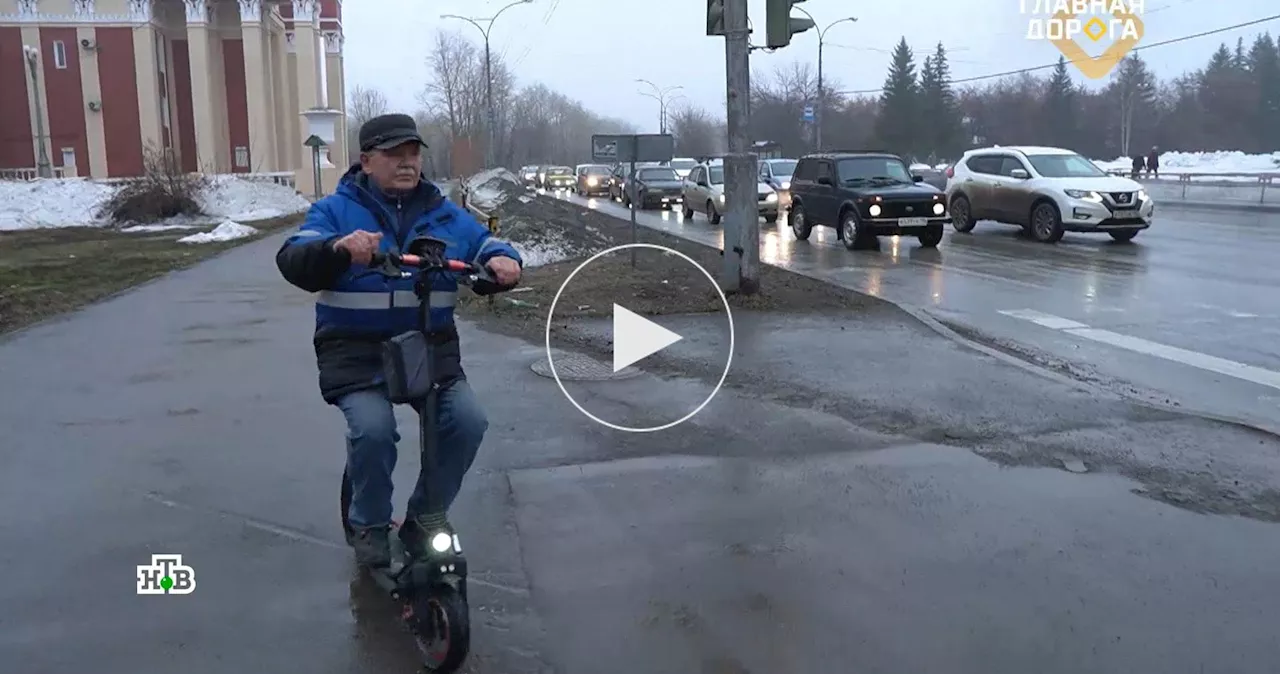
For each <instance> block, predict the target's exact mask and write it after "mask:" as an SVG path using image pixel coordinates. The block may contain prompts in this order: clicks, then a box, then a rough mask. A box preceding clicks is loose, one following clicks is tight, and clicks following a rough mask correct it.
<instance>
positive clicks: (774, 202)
mask: <svg viewBox="0 0 1280 674" xmlns="http://www.w3.org/2000/svg"><path fill="white" fill-rule="evenodd" d="M756 191H757V194H758V199H757V203H758V204H759V210H760V215H761V216H763V217H764V219H765V222H768V223H774V222H777V221H778V192H777V191H776V190H774V189H773V188H772V187H770V186H769V185H767V184H765V183H762V182H758V183H756ZM681 195H682V196H683V198H684V210H683V213H684V217H685V218H686V219H692V218H693V214H694V213H702V214H704V215H706V216H707V220H709V221H710V222H711V224H713V225H718V224H720V216H721V214H722V213H723V212H724V208H725V200H724V164H723V163H721V162H718V161H716V162H711V163H706V164H698V165H697V166H695V167H693V170H691V171H689V175H688V176H685V179H684V185H683V187H682V188H681Z"/></svg>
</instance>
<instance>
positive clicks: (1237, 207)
mask: <svg viewBox="0 0 1280 674" xmlns="http://www.w3.org/2000/svg"><path fill="white" fill-rule="evenodd" d="M1156 205H1157V207H1159V206H1161V205H1163V206H1164V207H1165V208H1170V209H1177V208H1185V209H1187V210H1192V211H1233V212H1236V213H1280V204H1234V203H1226V204H1224V203H1219V202H1214V201H1181V200H1179V201H1163V202H1156Z"/></svg>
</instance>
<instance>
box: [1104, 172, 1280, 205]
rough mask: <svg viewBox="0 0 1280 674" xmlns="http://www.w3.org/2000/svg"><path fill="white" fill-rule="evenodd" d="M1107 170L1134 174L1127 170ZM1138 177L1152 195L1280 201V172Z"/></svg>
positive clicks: (1237, 200)
mask: <svg viewBox="0 0 1280 674" xmlns="http://www.w3.org/2000/svg"><path fill="white" fill-rule="evenodd" d="M1107 173H1110V174H1111V175H1115V176H1123V177H1126V178H1129V177H1132V176H1133V172H1132V171H1126V170H1124V169H1112V170H1110V171H1107ZM1137 180H1138V182H1140V183H1142V184H1143V185H1144V186H1145V187H1147V191H1148V192H1150V193H1151V194H1152V195H1153V196H1156V197H1162V198H1165V199H1170V198H1172V199H1178V200H1181V201H1202V200H1210V201H1212V200H1223V201H1227V202H1241V201H1248V202H1256V203H1258V204H1270V203H1280V173H1166V174H1165V175H1162V176H1160V177H1158V178H1156V177H1150V176H1144V175H1139V176H1138V177H1137Z"/></svg>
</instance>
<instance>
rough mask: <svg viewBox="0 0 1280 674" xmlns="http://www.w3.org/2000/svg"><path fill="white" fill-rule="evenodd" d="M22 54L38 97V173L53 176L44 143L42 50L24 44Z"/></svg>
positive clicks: (47, 176)
mask: <svg viewBox="0 0 1280 674" xmlns="http://www.w3.org/2000/svg"><path fill="white" fill-rule="evenodd" d="M22 54H23V55H24V56H26V58H27V69H28V70H29V71H31V90H32V91H34V92H35V98H36V136H37V138H36V146H37V147H38V148H39V152H38V154H39V156H38V157H37V159H36V174H37V175H39V176H40V177H41V178H52V177H53V165H52V164H50V163H49V152H48V150H47V149H46V148H45V145H44V141H45V133H44V106H43V105H40V78H39V75H38V68H39V63H40V50H39V49H37V48H35V47H32V46H31V45H22Z"/></svg>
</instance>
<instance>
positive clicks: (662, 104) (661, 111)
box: [636, 79, 684, 134]
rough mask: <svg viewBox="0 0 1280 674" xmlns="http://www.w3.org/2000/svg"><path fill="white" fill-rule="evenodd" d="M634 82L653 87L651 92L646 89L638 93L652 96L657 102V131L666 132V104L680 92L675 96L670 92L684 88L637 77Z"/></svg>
mask: <svg viewBox="0 0 1280 674" xmlns="http://www.w3.org/2000/svg"><path fill="white" fill-rule="evenodd" d="M636 82H639V83H640V84H647V85H649V86H650V87H652V88H653V93H649V92H647V91H641V92H640V95H641V96H648V97H649V98H652V99H653V100H655V101H657V102H658V133H661V134H666V133H667V106H668V105H669V104H670V103H671V102H672V101H674V100H676V99H677V98H680V97H681V95H680V94H676V95H675V96H672V95H671V94H672V93H674V92H676V91H680V90H681V89H684V87H682V86H678V85H677V86H674V87H666V88H663V87H660V86H658V85H656V84H654V83H653V82H650V81H649V80H645V79H637V80H636Z"/></svg>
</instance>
